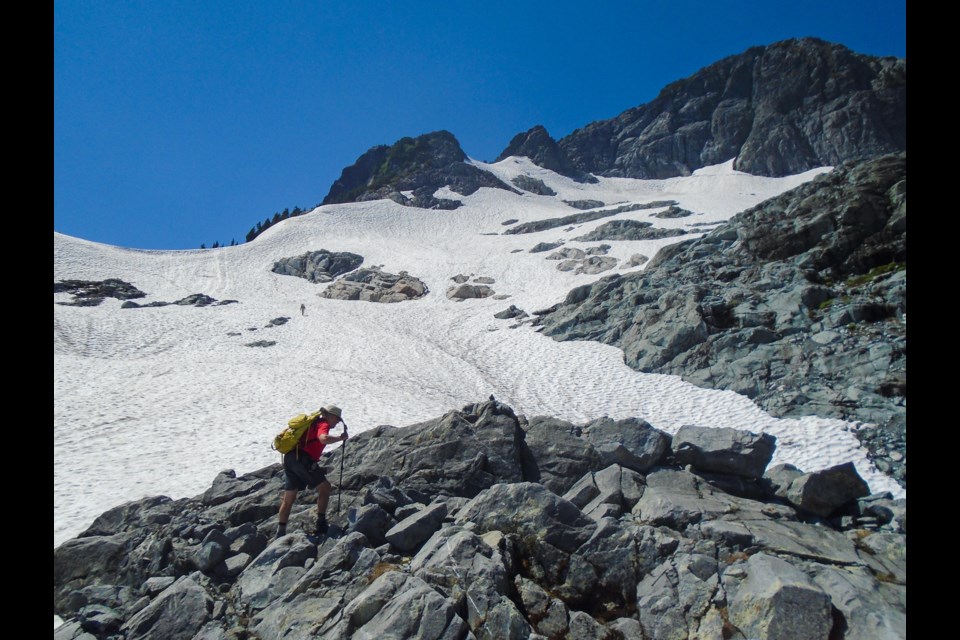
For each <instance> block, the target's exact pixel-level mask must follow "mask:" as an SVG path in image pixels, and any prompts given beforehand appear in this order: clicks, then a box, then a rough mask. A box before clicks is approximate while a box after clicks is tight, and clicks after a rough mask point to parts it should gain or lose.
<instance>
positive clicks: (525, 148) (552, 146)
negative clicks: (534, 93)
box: [496, 124, 597, 182]
mask: <svg viewBox="0 0 960 640" xmlns="http://www.w3.org/2000/svg"><path fill="white" fill-rule="evenodd" d="M510 156H526V157H528V158H530V160H531V162H533V163H534V164H536V165H538V166H540V167H543V168H544V169H549V170H550V171H553V172H555V173H559V174H560V175H564V176H568V177H570V178H573V179H574V180H577V181H578V182H596V180H597V179H596V178H594V177H593V176H590V175H588V174H585V173H584V172H583V171H580V170H578V169H577V168H576V167H575V166H573V163H572V162H570V158H568V157H567V154H566V153H564V151H563V149H561V148H560V145H558V144H557V141H556V140H554V139H553V138H552V137H551V136H550V134H549V133H547V130H546V128H545V127H544V126H543V125H539V124H538V125H536V126H535V127H533V128H532V129H530V130H528V131H526V132H524V133H518V134H517V135H515V136H514V137H513V139H512V140H510V144H508V145H507V148H506V149H504V150H503V152H502V153H501V154H500V155H499V156H497V159H496V162H500V161H501V160H504V159H506V158H509V157H510Z"/></svg>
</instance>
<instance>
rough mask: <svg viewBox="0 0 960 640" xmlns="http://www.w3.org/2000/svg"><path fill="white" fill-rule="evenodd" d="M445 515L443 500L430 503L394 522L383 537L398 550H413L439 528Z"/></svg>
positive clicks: (445, 506)
mask: <svg viewBox="0 0 960 640" xmlns="http://www.w3.org/2000/svg"><path fill="white" fill-rule="evenodd" d="M446 517H447V505H446V503H445V502H437V503H434V504H431V505H429V506H427V507H425V508H423V509H420V510H418V511H417V512H416V513H414V514H412V515H409V516H407V517H406V518H404V519H403V520H401V521H400V522H398V523H397V524H395V525H394V526H393V527H391V528H390V530H389V531H387V533H386V535H385V538H386V540H387V542H389V543H390V544H391V545H393V546H394V547H396V548H397V549H399V550H400V551H403V552H410V551H414V550H415V549H417V547H419V546H420V545H421V544H423V543H424V542H426V541H427V540H428V539H429V538H430V536H432V535H433V534H434V532H436V531H437V530H438V529H439V528H440V524H441V523H442V522H443V519H444V518H446Z"/></svg>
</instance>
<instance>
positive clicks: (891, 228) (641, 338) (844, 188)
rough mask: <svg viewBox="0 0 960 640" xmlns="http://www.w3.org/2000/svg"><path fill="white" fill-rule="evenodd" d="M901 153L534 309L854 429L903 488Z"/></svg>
mask: <svg viewBox="0 0 960 640" xmlns="http://www.w3.org/2000/svg"><path fill="white" fill-rule="evenodd" d="M906 194H907V192H906V154H894V155H889V156H883V157H880V158H876V159H872V160H867V161H861V162H850V163H846V164H844V165H842V166H840V167H838V168H836V169H835V170H834V171H832V172H830V173H828V174H824V175H821V176H819V177H818V178H816V179H815V180H813V181H811V182H809V183H807V184H805V185H802V186H800V187H798V188H796V189H794V190H791V191H789V192H787V193H785V194H782V195H781V196H779V197H777V198H773V199H770V200H767V201H765V202H763V203H761V204H760V205H757V206H756V207H753V208H752V209H749V210H747V211H744V212H742V213H740V214H737V215H736V216H734V217H733V218H731V219H730V220H729V221H728V222H727V223H725V224H723V225H721V226H719V227H717V228H716V229H714V230H713V231H710V232H709V233H707V234H706V235H705V236H703V237H702V238H699V239H696V240H689V241H686V242H681V243H678V244H674V245H670V246H668V247H665V248H664V249H662V250H661V251H660V252H659V253H658V254H657V255H656V256H655V257H654V259H653V260H652V261H651V262H650V264H649V265H647V267H646V269H645V270H644V271H641V272H636V273H631V274H627V275H613V276H608V277H605V278H603V279H601V280H599V281H597V282H595V283H593V284H590V285H585V286H582V287H578V288H576V289H574V290H572V291H571V292H570V293H569V294H568V296H567V298H566V300H565V301H564V302H563V303H561V304H559V305H556V306H555V307H553V308H551V309H548V310H544V311H541V312H537V314H535V315H539V316H540V317H539V319H538V321H537V322H538V323H539V324H540V325H542V327H543V328H542V332H543V333H544V334H546V335H549V336H552V337H554V338H555V339H558V340H598V341H601V342H605V343H607V344H613V345H617V346H619V347H621V348H622V349H623V350H624V358H625V361H626V362H627V364H628V365H630V366H631V367H633V368H635V369H638V370H640V371H645V372H649V373H664V374H674V375H679V376H682V377H683V378H684V379H685V380H687V381H690V382H692V383H694V384H698V385H700V386H704V387H709V388H718V389H731V390H734V391H737V392H739V393H743V394H745V395H747V396H748V397H750V398H753V399H754V400H755V401H756V402H757V403H758V404H759V405H760V406H761V407H763V408H764V409H766V410H767V411H768V412H770V413H771V414H773V415H776V416H801V415H818V416H832V417H837V418H841V419H844V420H852V421H861V422H864V423H872V424H875V425H878V428H877V429H864V430H861V434H862V436H863V437H862V440H863V441H864V443H865V444H866V445H867V446H868V447H869V448H870V450H871V454H872V455H873V456H874V457H875V459H876V461H877V464H878V466H879V467H880V468H881V469H883V470H884V471H886V472H888V473H890V474H891V475H893V476H894V477H895V478H897V480H898V481H900V482H901V484H903V485H904V486H905V483H906Z"/></svg>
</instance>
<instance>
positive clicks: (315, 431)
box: [298, 418, 330, 461]
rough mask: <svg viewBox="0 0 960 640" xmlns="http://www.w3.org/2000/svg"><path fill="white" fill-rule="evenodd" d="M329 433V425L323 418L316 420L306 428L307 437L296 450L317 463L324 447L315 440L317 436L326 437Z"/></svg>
mask: <svg viewBox="0 0 960 640" xmlns="http://www.w3.org/2000/svg"><path fill="white" fill-rule="evenodd" d="M329 433H330V423H329V422H327V421H326V420H324V419H323V418H318V419H317V421H316V422H314V423H313V424H312V425H310V427H309V428H307V436H306V438H304V439H303V445H302V446H299V447H298V448H299V449H300V450H301V451H303V452H304V453H306V454H307V455H308V456H310V458H311V459H313V460H314V461H317V460H319V459H320V454H322V453H323V448H324V447H325V446H326V445H324V444H323V443H322V442H320V441H319V440H317V436H319V435H321V434H323V435H327V434H329Z"/></svg>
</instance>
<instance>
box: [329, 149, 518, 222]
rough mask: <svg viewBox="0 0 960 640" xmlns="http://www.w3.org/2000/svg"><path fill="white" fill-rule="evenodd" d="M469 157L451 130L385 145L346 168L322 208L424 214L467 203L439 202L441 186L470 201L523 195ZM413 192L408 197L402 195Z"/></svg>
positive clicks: (447, 200)
mask: <svg viewBox="0 0 960 640" xmlns="http://www.w3.org/2000/svg"><path fill="white" fill-rule="evenodd" d="M467 159H468V158H467V154H465V153H464V152H463V149H461V148H460V143H459V142H457V139H456V138H454V137H453V135H452V134H451V133H450V132H448V131H435V132H433V133H427V134H424V135H421V136H417V137H416V138H402V139H400V140H398V141H397V142H395V143H394V144H393V145H391V146H387V145H380V146H377V147H373V148H372V149H370V150H369V151H367V152H366V153H364V154H363V155H362V156H360V158H358V159H357V161H356V162H355V163H354V164H352V165H350V166H349V167H347V168H345V169H344V170H343V172H342V173H341V175H340V178H338V179H337V180H336V181H335V182H334V183H333V185H332V186H331V187H330V191H329V192H328V193H327V196H326V197H325V198H324V199H323V202H322V204H337V203H341V202H362V201H365V200H381V199H384V198H387V199H390V200H393V201H394V202H397V203H398V204H402V205H404V206H413V207H420V208H424V209H456V208H457V207H459V206H460V205H461V204H462V202H460V201H459V200H451V199H447V198H436V197H434V195H433V194H434V193H435V192H436V191H437V190H438V189H440V188H441V187H449V188H450V189H451V190H452V191H454V192H456V193H459V194H460V195H464V196H468V195H470V194H472V193H474V192H475V191H476V190H477V189H479V188H480V187H492V188H496V189H506V190H507V191H513V192H515V193H520V192H519V191H517V190H516V189H514V188H513V187H511V186H510V185H508V184H505V183H504V182H502V181H501V180H500V179H499V178H497V177H495V176H494V175H493V174H492V173H490V172H489V171H483V170H482V169H479V168H477V167H475V166H473V165H472V164H469V163H468V162H467ZM404 191H408V192H412V194H411V195H409V196H408V195H405V194H404V193H403V192H404Z"/></svg>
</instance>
